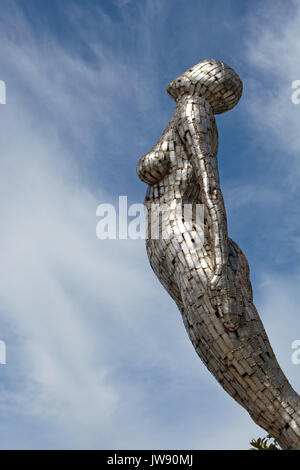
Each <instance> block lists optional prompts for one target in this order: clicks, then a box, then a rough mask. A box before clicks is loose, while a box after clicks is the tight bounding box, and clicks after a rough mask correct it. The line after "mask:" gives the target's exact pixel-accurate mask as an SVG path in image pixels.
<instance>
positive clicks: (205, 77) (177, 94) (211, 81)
mask: <svg viewBox="0 0 300 470" xmlns="http://www.w3.org/2000/svg"><path fill="white" fill-rule="evenodd" d="M242 91H243V83H242V80H241V79H240V77H239V76H238V74H237V73H236V72H235V71H234V70H233V69H232V68H231V67H229V65H226V64H224V62H221V61H220V60H214V59H207V60H203V61H202V62H198V64H196V65H194V66H193V67H192V68H190V69H188V70H187V71H186V72H184V73H183V74H182V75H180V76H179V77H177V78H175V80H173V81H172V82H171V83H169V85H168V86H167V92H168V94H169V95H170V96H171V98H173V99H174V100H175V101H176V102H177V101H178V100H179V99H180V98H181V97H182V96H184V95H198V96H201V97H202V98H203V99H205V100H206V101H208V102H209V104H210V105H211V107H212V110H213V112H214V114H221V113H224V112H225V111H229V109H232V108H233V107H234V106H235V105H236V104H237V103H238V102H239V99H240V97H241V95H242Z"/></svg>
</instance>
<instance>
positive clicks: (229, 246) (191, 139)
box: [137, 59, 300, 449]
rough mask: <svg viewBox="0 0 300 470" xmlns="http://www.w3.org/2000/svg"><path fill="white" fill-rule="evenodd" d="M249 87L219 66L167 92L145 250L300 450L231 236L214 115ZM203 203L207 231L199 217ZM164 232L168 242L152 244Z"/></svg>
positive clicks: (242, 395) (253, 401)
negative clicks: (169, 107)
mask: <svg viewBox="0 0 300 470" xmlns="http://www.w3.org/2000/svg"><path fill="white" fill-rule="evenodd" d="M242 88H243V86H242V81H241V79H240V77H239V76H238V75H237V73H236V72H235V71H234V70H233V69H232V68H231V67H229V66H228V65H226V64H224V63H223V62H221V61H217V60H213V59H210V60H205V61H202V62H199V63H198V64H196V65H195V66H193V67H192V68H190V69H189V70H187V71H186V72H185V73H183V74H182V75H180V76H179V77H178V78H176V79H175V80H173V81H172V82H171V83H170V84H169V85H168V87H167V92H168V94H169V95H170V96H171V97H172V98H173V99H174V100H175V102H176V109H175V112H174V115H173V117H172V119H171V121H170V122H169V124H168V125H167V127H166V129H165V130H164V132H163V134H162V136H161V138H160V139H159V140H158V142H157V143H156V144H155V145H154V147H153V148H152V149H151V150H150V152H148V153H147V154H145V155H144V156H143V157H142V158H141V159H140V160H139V163H138V166H137V173H138V176H139V178H140V179H141V180H142V181H143V182H145V183H147V184H148V190H147V194H146V198H145V201H144V205H145V208H146V212H147V214H148V219H147V220H148V237H147V239H146V248H147V253H148V257H149V261H150V264H151V267H152V269H153V271H154V272H155V274H156V275H157V277H158V279H159V280H160V282H161V283H162V285H163V286H164V287H165V289H166V290H167V291H168V293H169V294H170V295H171V297H172V298H173V299H174V301H175V302H176V304H177V306H178V308H179V310H180V312H181V314H182V318H183V322H184V325H185V327H186V330H187V332H188V335H189V337H190V339H191V341H192V343H193V345H194V348H195V350H196V352H197V353H198V355H199V357H200V358H201V360H202V361H203V362H204V364H205V365H206V366H207V368H208V369H209V370H210V372H211V373H212V374H213V375H214V376H215V378H216V379H217V380H218V382H219V383H220V384H221V386H222V387H223V388H224V389H225V390H226V392H228V393H229V394H230V395H231V396H232V397H233V398H234V399H235V400H236V401H237V402H238V403H240V405H242V406H243V407H244V408H245V409H246V410H247V411H248V412H249V414H250V416H251V417H252V419H253V420H254V421H255V423H257V424H258V425H259V426H261V427H262V428H264V429H265V430H266V431H268V433H270V434H271V435H272V436H274V437H275V438H276V439H277V441H278V443H279V444H280V446H281V447H282V448H283V449H300V411H299V410H300V397H299V395H298V394H297V393H296V392H295V391H294V390H293V388H292V387H291V385H290V383H289V382H288V380H287V378H286V377H285V375H284V373H283V372H282V370H281V368H280V366H279V364H278V362H277V360H276V357H275V354H274V352H273V350H272V347H271V345H270V342H269V339H268V337H267V334H266V332H265V329H264V326H263V324H262V322H261V319H260V317H259V315H258V313H257V310H256V308H255V306H254V304H253V298H252V288H251V283H250V280H249V267H248V262H247V259H246V257H245V255H244V254H243V252H242V251H241V249H240V248H239V247H238V245H237V244H236V243H235V242H234V241H233V240H231V239H230V238H229V237H228V233H227V222H226V211H225V206H224V201H223V196H222V192H221V188H220V180H219V173H218V161H217V151H218V131H217V126H216V121H215V117H214V115H215V114H219V113H223V112H225V111H228V110H230V109H232V108H233V107H234V106H235V105H236V104H237V103H238V101H239V99H240V97H241V94H242ZM199 204H201V205H202V207H203V208H204V220H203V224H201V223H199V221H197V219H196V218H195V215H194V208H195V206H196V205H199ZM185 205H188V206H189V207H192V212H189V216H186V217H185V216H184V212H183V211H179V210H178V207H181V208H182V207H183V206H185ZM153 207H155V208H156V210H155V211H153ZM157 209H158V210H157ZM160 209H164V210H161V211H160ZM166 209H167V210H166ZM160 212H161V213H162V214H161V213H160ZM162 226H163V230H162V232H163V233H161V232H160V236H158V237H157V236H155V237H153V236H151V234H152V233H153V228H154V227H155V228H156V229H157V228H161V227H162ZM166 235H167V236H166Z"/></svg>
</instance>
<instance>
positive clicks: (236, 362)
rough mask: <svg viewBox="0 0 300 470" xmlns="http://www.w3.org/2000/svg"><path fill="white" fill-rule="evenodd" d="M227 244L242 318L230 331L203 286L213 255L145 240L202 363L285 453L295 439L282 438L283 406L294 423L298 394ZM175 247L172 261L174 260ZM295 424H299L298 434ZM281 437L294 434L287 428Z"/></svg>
mask: <svg viewBox="0 0 300 470" xmlns="http://www.w3.org/2000/svg"><path fill="white" fill-rule="evenodd" d="M183 243H184V242H183ZM228 243H229V246H228V248H229V262H228V273H229V276H230V277H231V279H232V281H233V282H234V283H235V284H236V285H237V286H239V288H240V290H241V292H242V309H243V315H242V318H241V323H240V326H239V328H238V329H237V331H234V332H232V331H229V330H227V329H226V328H225V326H224V323H223V321H222V319H221V318H220V316H219V313H218V310H217V308H216V305H215V294H214V292H213V291H211V290H210V288H209V286H208V283H207V277H206V275H205V272H204V268H203V266H205V265H206V263H207V260H209V259H210V260H211V259H213V256H212V254H211V253H208V252H206V251H205V247H204V246H203V247H200V248H199V249H195V251H194V252H192V253H190V252H188V254H185V252H186V253H187V250H184V249H183V245H182V243H181V244H179V243H176V241H175V243H173V240H172V238H170V239H168V240H163V239H160V240H151V239H149V240H147V243H146V245H147V253H148V257H149V261H150V264H151V267H152V269H153V270H154V272H155V274H156V275H157V277H158V278H159V280H160V281H161V283H162V284H163V286H164V287H165V289H166V290H167V291H168V293H169V294H170V295H171V297H172V298H173V299H174V301H175V302H176V304H177V306H178V308H179V310H180V311H181V313H182V318H183V322H184V325H185V327H186V330H187V332H188V335H189V337H190V339H191V341H192V343H193V345H194V348H195V350H196V352H197V354H198V355H199V357H200V358H201V360H202V361H203V362H204V364H205V365H206V366H207V368H208V369H209V370H210V372H211V373H212V374H213V375H214V376H215V377H216V379H217V380H218V382H219V383H220V384H221V386H222V387H223V388H224V389H225V390H226V391H227V392H228V393H229V394H230V395H231V396H232V397H233V398H234V399H235V400H236V401H237V402H238V403H240V404H241V405H242V406H243V407H244V408H245V409H246V410H247V411H248V412H249V414H250V415H251V417H252V418H253V420H254V421H255V422H256V423H257V424H258V425H259V426H261V427H263V428H264V429H265V430H266V431H268V432H270V433H271V434H272V435H273V436H276V437H277V438H278V441H279V444H280V445H282V446H283V447H284V448H287V446H289V445H290V444H288V442H296V441H297V440H298V439H299V438H297V435H296V434H294V435H293V436H289V435H285V425H286V422H287V420H290V419H291V417H290V416H289V415H287V416H284V413H282V409H283V408H282V403H283V402H284V403H285V404H286V406H289V407H290V409H292V410H293V413H294V417H295V418H296V419H298V418H300V417H299V416H298V414H297V412H296V411H295V410H297V408H298V409H299V403H298V395H297V394H296V393H295V392H294V390H293V389H292V387H291V386H290V384H289V383H288V381H287V379H286V377H285V376H284V374H283V372H282V371H281V369H280V366H279V365H278V362H277V360H276V357H275V355H274V352H273V350H272V347H271V345H270V343H269V340H268V337H267V334H266V332H265V329H264V327H263V324H262V322H261V320H260V318H259V315H258V313H257V311H256V308H255V306H254V304H253V302H252V289H251V284H250V280H249V268H248V262H247V260H246V257H245V256H244V254H243V253H242V251H241V249H240V248H239V247H238V246H237V244H236V243H235V242H234V241H233V240H231V239H229V241H228ZM174 246H175V247H177V256H174ZM274 423H276V424H274ZM299 425H300V419H299V423H298V425H297V432H299V429H300V427H299ZM286 432H289V433H291V432H292V433H293V431H291V429H288V430H287V431H286ZM291 437H292V439H291ZM296 445H298V444H296Z"/></svg>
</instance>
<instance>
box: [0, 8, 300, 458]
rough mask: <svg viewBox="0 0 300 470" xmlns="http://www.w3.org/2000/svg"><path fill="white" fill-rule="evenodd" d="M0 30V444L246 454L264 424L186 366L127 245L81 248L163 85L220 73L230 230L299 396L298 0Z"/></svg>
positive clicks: (73, 13)
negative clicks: (231, 91) (0, 348)
mask: <svg viewBox="0 0 300 470" xmlns="http://www.w3.org/2000/svg"><path fill="white" fill-rule="evenodd" d="M0 23H1V24H0V45H1V46H0V47H1V55H0V79H1V80H4V81H5V82H6V86H7V104H6V105H0V124H1V132H0V179H1V184H0V187H1V195H2V198H1V199H2V204H1V205H0V217H1V221H2V224H1V230H0V252H1V257H0V259H1V263H0V273H1V282H0V299H1V300H0V339H1V340H4V341H5V342H6V344H7V365H5V366H0V374H1V381H0V388H1V390H0V397H1V399H0V412H1V420H0V446H1V448H3V449H14V448H22V449H40V448H46V449H54V448H92V449H103V448H107V449H114V448H120V449H128V448H131V449H132V448H160V449H163V448H173V449H176V448H177V449H184V448H186V449H190V448H192V449H215V448H219V449H247V448H248V447H249V441H250V439H251V438H252V437H255V436H262V435H264V431H263V430H261V429H260V428H258V427H257V426H256V425H255V424H253V423H252V421H251V419H250V417H249V416H248V414H247V413H246V412H245V411H244V410H243V409H242V408H240V407H239V405H237V404H236V403H235V402H234V401H233V400H232V399H231V398H230V397H229V396H227V395H226V393H225V392H224V391H223V389H222V388H221V387H220V386H219V385H218V383H217V382H216V381H215V379H214V378H213V377H211V376H210V374H209V372H208V371H207V370H206V369H205V367H204V366H203V365H202V363H201V361H200V360H199V359H198V357H197V355H196V353H195V352H194V350H193V347H192V345H191V344H190V342H189V339H188V337H187V334H186V332H185V329H184V326H183V323H182V320H181V318H180V314H179V312H178V311H177V309H176V306H175V304H174V303H173V301H172V300H171V299H170V298H169V297H168V295H167V294H166V293H165V292H164V290H163V288H162V286H161V285H160V284H159V282H158V281H157V279H156V278H155V276H154V274H153V273H152V271H151V269H150V266H149V264H148V261H147V257H146V252H145V248H144V243H143V241H133V240H109V241H108V240H106V241H100V240H98V239H97V238H96V236H95V228H96V223H97V219H96V217H95V211H96V207H97V206H98V204H100V203H116V202H117V200H118V197H119V195H127V196H128V200H129V203H138V202H142V201H143V198H144V194H145V190H146V187H145V185H143V184H142V183H141V182H140V181H139V180H138V178H137V176H136V173H135V167H136V163H137V160H138V158H139V157H140V156H141V155H142V154H143V153H145V152H146V151H148V150H149V149H150V148H151V147H152V146H153V144H154V143H155V142H156V140H157V139H158V138H159V137H160V135H161V132H162V130H163V129H164V127H165V126H166V124H167V122H168V120H169V119H170V118H171V116H172V114H173V111H174V102H173V101H172V100H171V99H170V98H169V97H168V95H167V93H166V91H165V88H166V85H167V84H168V83H169V82H170V81H171V80H172V79H173V78H175V77H176V76H177V75H179V74H180V73H182V72H183V71H185V70H186V69H187V68H189V67H190V66H191V65H193V64H195V63H197V62H199V61H200V60H203V59H206V58H210V57H212V58H216V59H220V60H223V61H224V62H226V63H228V64H229V65H231V66H232V67H233V68H234V69H235V70H236V71H237V72H238V73H239V74H240V76H241V77H242V79H243V82H244V94H243V97H242V99H241V101H240V103H239V105H238V106H237V107H236V108H235V109H234V110H232V111H230V112H228V113H225V114H224V115H220V116H217V123H218V128H219V136H220V146H219V164H220V174H221V184H222V188H223V192H224V198H225V203H226V207H227V215H228V224H229V232H230V236H231V237H232V238H233V239H234V240H235V241H236V242H238V244H239V245H240V246H241V248H242V249H243V250H244V252H245V253H246V255H247V257H248V260H249V263H250V269H251V279H252V282H253V288H254V295H255V303H256V306H257V307H258V310H259V312H260V315H261V317H262V319H263V321H264V324H265V327H266V329H267V332H268V334H269V336H270V339H271V343H272V345H273V348H274V350H275V352H276V354H277V357H278V360H279V362H280V364H281V366H282V368H283V370H284V371H285V373H286V374H287V376H288V378H289V380H290V381H291V382H292V384H293V385H294V387H295V388H296V389H297V390H298V391H299V390H300V365H294V364H292V362H291V354H292V349H291V343H292V341H294V340H296V339H300V315H299V303H300V293H299V288H298V287H299V280H300V271H299V254H300V236H299V228H300V227H299V206H300V204H299V202H300V197H299V181H300V178H299V177H300V158H299V155H300V142H299V138H298V136H299V130H300V129H299V122H300V121H299V113H300V105H298V106H297V105H295V104H293V103H292V101H291V94H292V91H293V90H292V89H291V84H292V82H293V81H294V80H299V79H300V62H299V53H300V33H299V31H300V28H299V24H300V2H299V1H292V0H291V1H289V2H280V1H278V2H277V1H273V0H272V1H268V0H267V1H264V2H260V1H255V0H253V1H251V2H246V1H241V0H232V1H230V0H215V1H213V2H212V1H205V0H187V1H185V2H182V1H179V0H110V1H105V0H103V1H100V0H98V1H96V0H85V1H83V0H80V1H75V0H65V1H64V2H61V1H59V0H52V1H51V2H47V1H46V0H26V1H25V0H19V1H12V0H9V1H7V0H2V2H1V18H0Z"/></svg>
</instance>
